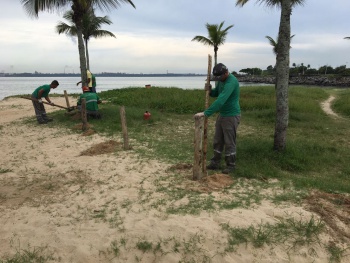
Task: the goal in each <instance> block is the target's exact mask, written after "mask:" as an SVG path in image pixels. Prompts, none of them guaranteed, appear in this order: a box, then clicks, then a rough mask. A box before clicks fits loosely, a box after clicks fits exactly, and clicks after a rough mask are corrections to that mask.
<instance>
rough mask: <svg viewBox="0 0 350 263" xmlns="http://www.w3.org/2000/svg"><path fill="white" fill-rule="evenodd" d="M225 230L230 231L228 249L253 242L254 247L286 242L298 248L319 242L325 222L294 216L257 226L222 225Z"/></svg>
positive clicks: (232, 249) (289, 245) (287, 244)
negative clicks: (304, 219)
mask: <svg viewBox="0 0 350 263" xmlns="http://www.w3.org/2000/svg"><path fill="white" fill-rule="evenodd" d="M222 228H223V230H225V231H226V232H227V233H228V236H229V238H228V240H229V242H228V247H227V251H234V250H235V248H236V246H238V245H239V244H242V243H243V244H246V245H247V244H248V243H251V244H252V245H253V246H254V247H257V248H259V247H263V246H264V244H268V245H269V244H285V245H286V246H288V247H291V248H296V247H297V246H303V245H305V244H312V243H317V242H319V234H320V233H321V232H322V230H323V228H324V223H322V222H321V221H320V220H315V219H314V218H313V217H312V218H311V219H310V220H309V221H302V220H296V219H294V218H287V219H282V220H280V222H278V223H277V224H274V225H271V224H268V223H266V224H260V225H258V226H257V227H254V226H250V227H248V228H237V227H230V226H229V225H228V224H223V225H222Z"/></svg>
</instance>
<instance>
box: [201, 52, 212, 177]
mask: <svg viewBox="0 0 350 263" xmlns="http://www.w3.org/2000/svg"><path fill="white" fill-rule="evenodd" d="M210 75H211V56H210V55H208V71H207V81H206V85H207V86H208V85H210ZM209 92H210V91H209V90H208V89H206V90H205V109H207V108H208V107H209ZM207 142H208V117H204V127H203V162H202V172H203V174H204V175H206V174H207V151H208V147H207Z"/></svg>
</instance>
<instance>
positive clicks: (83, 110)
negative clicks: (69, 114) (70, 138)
mask: <svg viewBox="0 0 350 263" xmlns="http://www.w3.org/2000/svg"><path fill="white" fill-rule="evenodd" d="M81 120H82V122H83V125H82V127H81V129H82V130H83V131H86V130H87V116H86V99H81Z"/></svg>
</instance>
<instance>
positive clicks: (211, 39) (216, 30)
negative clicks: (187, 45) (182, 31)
mask: <svg viewBox="0 0 350 263" xmlns="http://www.w3.org/2000/svg"><path fill="white" fill-rule="evenodd" d="M224 23H225V21H223V22H221V23H220V25H217V24H208V23H207V24H206V25H205V26H206V28H207V30H208V37H204V36H195V37H194V38H193V39H192V41H198V42H200V43H203V44H204V45H207V46H213V47H214V61H215V65H216V64H217V62H218V58H217V57H218V55H217V53H218V50H219V46H220V45H222V44H224V43H225V41H226V37H227V33H228V30H229V29H231V28H232V27H233V26H234V25H230V26H228V27H226V28H225V29H222V27H223V26H224Z"/></svg>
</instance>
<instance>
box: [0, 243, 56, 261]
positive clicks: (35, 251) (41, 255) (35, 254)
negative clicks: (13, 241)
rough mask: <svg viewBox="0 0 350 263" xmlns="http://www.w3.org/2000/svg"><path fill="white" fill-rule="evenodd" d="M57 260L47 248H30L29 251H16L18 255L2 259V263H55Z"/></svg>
mask: <svg viewBox="0 0 350 263" xmlns="http://www.w3.org/2000/svg"><path fill="white" fill-rule="evenodd" d="M53 260H55V258H54V257H53V256H52V253H51V252H49V251H48V249H47V247H33V248H31V247H29V246H28V248H27V249H19V248H18V249H16V253H15V254H14V255H11V256H7V257H6V258H4V259H0V263H45V262H53Z"/></svg>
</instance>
